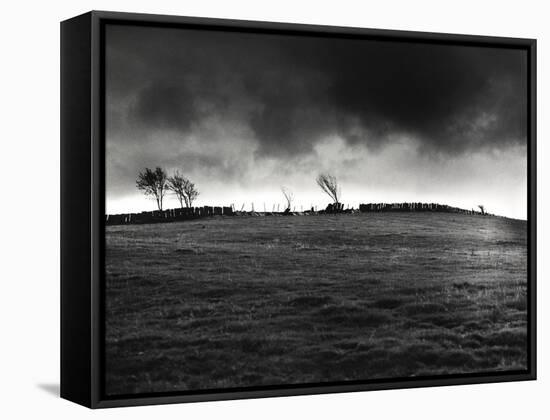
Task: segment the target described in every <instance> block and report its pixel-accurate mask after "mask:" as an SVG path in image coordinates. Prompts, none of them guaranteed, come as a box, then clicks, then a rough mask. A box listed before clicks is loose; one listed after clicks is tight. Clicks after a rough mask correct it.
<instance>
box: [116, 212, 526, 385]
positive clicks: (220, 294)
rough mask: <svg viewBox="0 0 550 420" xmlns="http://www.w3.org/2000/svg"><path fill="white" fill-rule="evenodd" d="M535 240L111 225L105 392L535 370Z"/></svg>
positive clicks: (302, 226)
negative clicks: (530, 350)
mask: <svg viewBox="0 0 550 420" xmlns="http://www.w3.org/2000/svg"><path fill="white" fill-rule="evenodd" d="M526 236H527V224H526V222H524V221H518V220H510V219H504V218H496V217H482V216H472V215H461V214H448V213H402V214H400V213H384V214H376V213H374V214H373V213H371V214H353V215H318V216H303V217H300V216H294V217H214V218H212V219H208V220H197V221H190V222H181V223H168V224H155V225H132V226H110V227H107V229H106V284H105V286H106V391H107V393H108V394H126V393H135V392H164V391H180V390H196V389H212V388H227V387H242V386H256V385H273V384H285V383H306V382H324V381H341V380H356V379H373V378H395V377H408V376H421V375H433V374H448V373H471V372H487V371H498V370H516V369H526V357H527V352H526V348H527V318H526V313H527V311H526V306H527V299H526V287H527V245H526Z"/></svg>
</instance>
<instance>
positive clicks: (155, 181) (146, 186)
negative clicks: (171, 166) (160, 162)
mask: <svg viewBox="0 0 550 420" xmlns="http://www.w3.org/2000/svg"><path fill="white" fill-rule="evenodd" d="M167 178H168V177H167V175H166V172H165V171H164V169H162V168H160V167H158V166H157V167H156V168H155V170H152V169H149V168H145V171H144V172H140V173H139V175H138V177H137V179H136V186H137V188H138V189H140V190H141V191H143V193H144V194H145V195H150V196H153V197H155V200H156V201H157V207H158V209H159V210H162V201H163V199H164V194H166V189H167V187H168V185H167Z"/></svg>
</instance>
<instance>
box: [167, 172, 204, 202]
mask: <svg viewBox="0 0 550 420" xmlns="http://www.w3.org/2000/svg"><path fill="white" fill-rule="evenodd" d="M168 189H169V190H171V191H173V192H174V194H176V197H177V198H178V201H179V202H180V206H181V208H183V205H184V204H185V207H191V206H192V205H193V201H195V199H196V198H197V197H198V195H199V191H198V190H197V189H196V187H195V184H193V183H192V182H191V181H189V179H187V178H185V177H184V176H183V175H182V174H181V173H180V172H179V171H176V172H175V173H174V175H172V176H171V177H170V178H168Z"/></svg>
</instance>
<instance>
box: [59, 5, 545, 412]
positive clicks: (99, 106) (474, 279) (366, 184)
mask: <svg viewBox="0 0 550 420" xmlns="http://www.w3.org/2000/svg"><path fill="white" fill-rule="evenodd" d="M535 45H536V43H535V40H532V39H512V38H497V37H487V36H471V35H448V34H434V33H419V32H402V31H387V30H372V29H358V28H338V27H328V26H312V25H294V24H280V23H266V22H249V21H233V20H218V19H205V18H187V17H176V16H158V15H142V14H126V13H112V12H90V13H87V14H84V15H81V16H78V17H75V18H72V19H69V20H67V21H64V22H62V24H61V114H62V115H61V210H62V213H61V396H62V397H63V398H66V399H68V400H71V401H74V402H76V403H79V404H82V405H85V406H88V407H92V408H96V407H113V406H125V405H141V404H161V403H174V402H187V401H207V400H222V399H235V398H254V397H269V396H283V395H297V394H317V393H329V392H347V391H365V390H379V389H390V388H409V387H421V386H422V387H424V386H439V385H458V384H474V383H483V382H502V381H519V380H532V379H535V377H536V353H535V351H536V341H535V340H536V319H535V313H536V310H535V296H536V284H535V279H536V273H535V270H536V261H535V256H536V248H535V247H536V230H535V227H536V202H535V191H536V188H535V173H536V171H535V162H536V160H535V156H536V155H535V153H536V152H535V134H536V133H535V128H536V125H535V115H536V112H535V103H536V101H535V93H536V83H535V69H536V66H535Z"/></svg>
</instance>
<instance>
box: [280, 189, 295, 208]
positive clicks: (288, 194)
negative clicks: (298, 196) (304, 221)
mask: <svg viewBox="0 0 550 420" xmlns="http://www.w3.org/2000/svg"><path fill="white" fill-rule="evenodd" d="M281 192H282V193H283V195H284V196H285V200H286V209H287V211H290V209H291V208H292V202H293V201H294V193H293V192H292V191H290V190H289V189H288V188H286V187H281Z"/></svg>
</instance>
